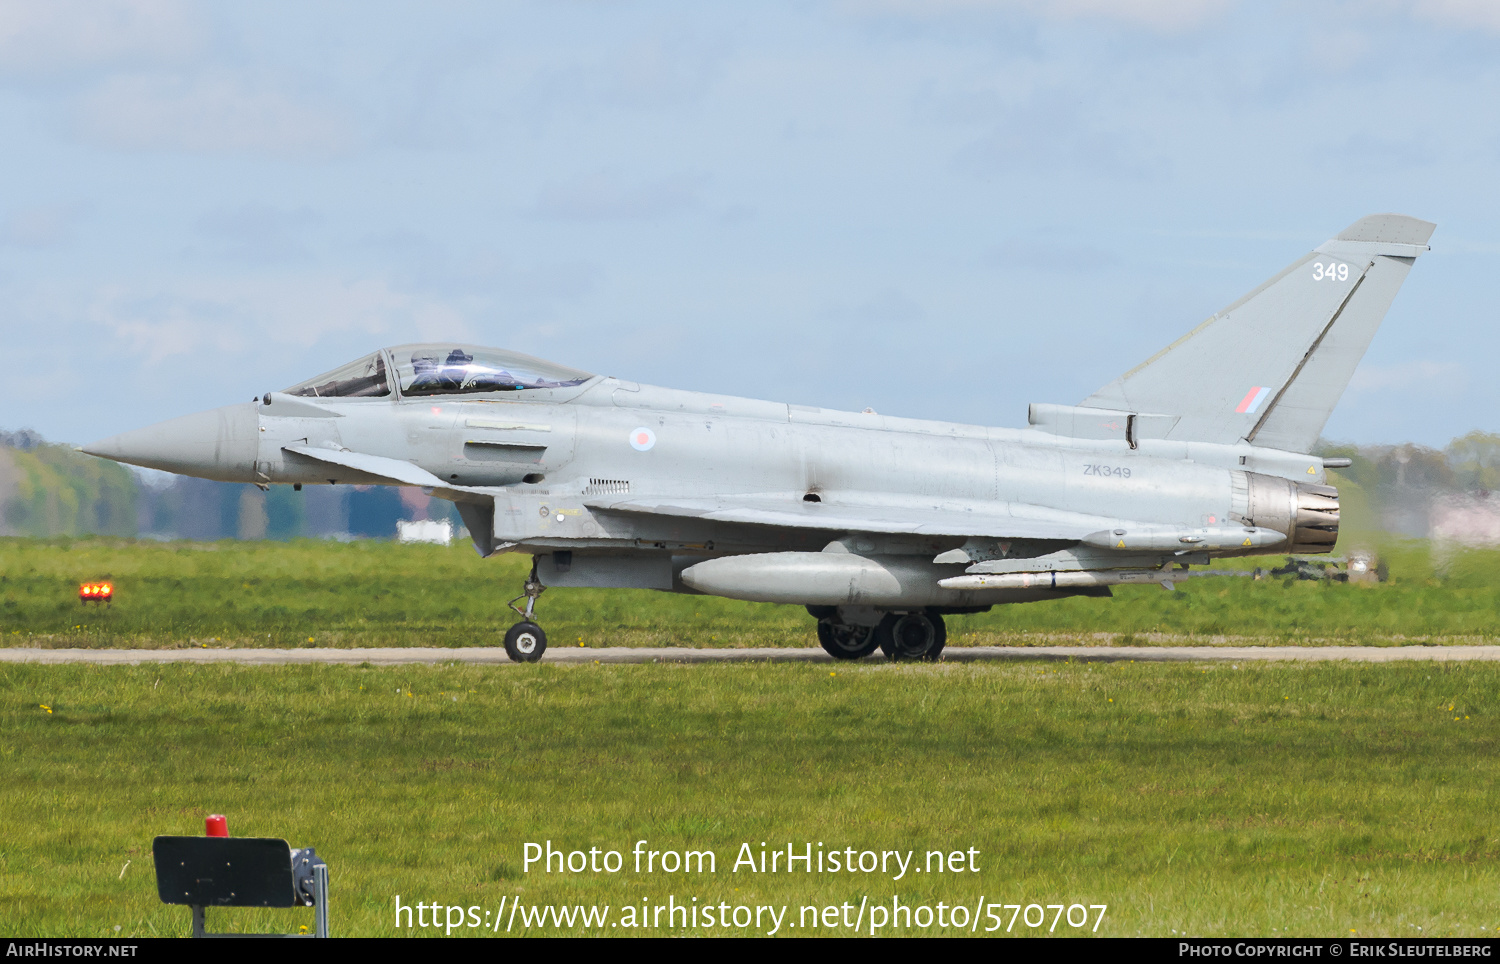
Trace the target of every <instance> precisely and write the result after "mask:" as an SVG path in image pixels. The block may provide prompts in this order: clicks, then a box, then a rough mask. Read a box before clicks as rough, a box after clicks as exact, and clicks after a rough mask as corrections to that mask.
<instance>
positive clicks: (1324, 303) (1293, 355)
mask: <svg viewBox="0 0 1500 964" xmlns="http://www.w3.org/2000/svg"><path fill="white" fill-rule="evenodd" d="M1435 227H1436V225H1434V224H1432V223H1430V222H1427V221H1419V220H1417V219H1416V218H1409V217H1405V216H1403V215H1399V214H1376V215H1371V216H1370V217H1367V218H1361V219H1360V220H1358V221H1356V222H1354V223H1353V224H1351V225H1350V226H1349V227H1348V228H1346V229H1345V230H1344V231H1343V232H1341V233H1340V234H1339V235H1338V237H1336V238H1334V239H1332V240H1331V241H1328V242H1327V243H1325V244H1322V245H1320V246H1319V247H1318V248H1317V249H1315V250H1314V251H1312V252H1310V253H1309V254H1307V255H1306V256H1305V257H1303V258H1300V259H1299V260H1297V261H1296V262H1294V263H1293V264H1291V265H1290V266H1289V267H1287V268H1286V269H1285V270H1284V271H1282V272H1281V273H1280V274H1278V275H1276V276H1275V277H1274V278H1272V279H1271V280H1269V281H1267V282H1266V283H1265V284H1263V285H1261V286H1260V287H1259V288H1256V289H1255V290H1254V291H1252V292H1250V293H1249V294H1248V295H1246V296H1245V297H1243V298H1241V299H1240V300H1239V301H1236V302H1235V303H1234V304H1232V305H1230V306H1229V307H1228V308H1225V309H1224V310H1223V311H1221V312H1219V313H1218V314H1216V315H1214V316H1213V317H1212V318H1210V319H1208V320H1207V321H1205V322H1204V323H1203V324H1201V325H1199V326H1198V327H1197V328H1194V329H1193V330H1192V331H1190V332H1188V333H1187V334H1186V335H1184V336H1183V337H1182V338H1179V339H1178V340H1177V341H1175V342H1173V343H1172V344H1171V345H1169V346H1167V347H1166V348H1164V349H1162V350H1161V351H1160V352H1157V353H1156V354H1155V355H1153V356H1152V357H1151V358H1149V359H1147V360H1146V361H1145V362H1144V363H1142V364H1141V365H1138V366H1137V367H1135V368H1133V369H1131V370H1130V371H1128V372H1126V373H1125V374H1123V375H1121V376H1120V377H1119V378H1117V379H1115V380H1114V381H1113V382H1110V383H1109V384H1108V385H1106V386H1104V387H1103V388H1101V389H1100V390H1099V391H1097V392H1095V393H1094V394H1093V395H1090V396H1089V397H1088V398H1087V399H1085V400H1084V401H1083V403H1082V405H1083V406H1084V407H1087V408H1107V409H1115V410H1119V411H1126V412H1142V413H1146V412H1149V413H1154V414H1162V415H1176V416H1180V418H1179V419H1178V421H1177V423H1176V424H1175V425H1174V426H1173V427H1172V429H1171V430H1170V431H1169V432H1168V433H1167V437H1168V438H1171V439H1175V440H1179V441H1198V442H1226V443H1227V442H1235V441H1238V440H1240V439H1244V440H1246V441H1248V442H1252V443H1254V444H1256V445H1264V446H1267V447H1270V448H1278V449H1285V450H1288V451H1293V452H1307V451H1311V449H1312V447H1313V445H1314V444H1315V443H1316V442H1317V440H1318V435H1319V433H1320V432H1322V430H1323V426H1324V424H1325V423H1327V421H1328V416H1329V415H1330V414H1332V413H1333V407H1334V405H1336V404H1338V400H1339V397H1340V396H1341V395H1343V394H1344V389H1345V388H1347V387H1348V385H1349V379H1350V378H1351V377H1352V376H1353V375H1354V369H1355V366H1357V365H1358V364H1359V360H1360V359H1361V358H1362V357H1364V354H1365V349H1367V348H1368V347H1369V346H1370V340H1371V339H1372V338H1374V336H1375V330H1376V329H1377V328H1379V327H1380V322H1381V321H1382V320H1384V318H1385V313H1386V309H1387V308H1389V307H1390V304H1391V301H1392V300H1393V299H1394V298H1395V297H1396V292H1397V291H1398V290H1399V289H1400V287H1401V283H1402V282H1403V281H1405V280H1406V273H1407V272H1408V271H1409V270H1411V266H1412V262H1413V261H1414V260H1415V259H1416V258H1417V257H1418V256H1419V255H1420V254H1422V252H1424V251H1426V250H1427V240H1428V238H1430V237H1431V236H1432V232H1433V229H1434V228H1435Z"/></svg>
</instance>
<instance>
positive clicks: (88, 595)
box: [78, 582, 115, 603]
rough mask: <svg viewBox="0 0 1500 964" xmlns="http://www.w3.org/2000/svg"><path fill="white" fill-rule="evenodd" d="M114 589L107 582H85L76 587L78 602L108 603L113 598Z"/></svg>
mask: <svg viewBox="0 0 1500 964" xmlns="http://www.w3.org/2000/svg"><path fill="white" fill-rule="evenodd" d="M114 595H115V587H114V586H112V585H110V584H109V583H107V582H86V583H83V584H82V585H80V586H79V587H78V601H79V602H85V603H86V602H106V603H107V602H109V601H110V600H111V599H113V598H114Z"/></svg>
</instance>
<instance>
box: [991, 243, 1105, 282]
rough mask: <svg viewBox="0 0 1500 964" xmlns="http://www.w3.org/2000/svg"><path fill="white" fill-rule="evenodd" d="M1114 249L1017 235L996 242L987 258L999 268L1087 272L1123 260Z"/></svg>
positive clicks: (1099, 269) (1068, 272)
mask: <svg viewBox="0 0 1500 964" xmlns="http://www.w3.org/2000/svg"><path fill="white" fill-rule="evenodd" d="M1119 260H1120V259H1119V258H1118V257H1116V256H1115V253H1114V252H1113V251H1107V250H1105V249H1103V248H1094V247H1089V246H1087V245H1066V244H1048V243H1047V242H1045V241H1037V240H1035V239H1022V238H1016V239H1012V240H1010V241H1004V242H1002V243H1000V244H999V245H996V246H995V248H994V250H993V251H991V252H990V255H989V256H988V257H987V258H986V259H985V261H986V263H988V264H992V265H994V266H996V267H999V268H1031V269H1034V270H1040V271H1057V272H1061V273H1063V274H1087V273H1091V272H1095V271H1101V270H1103V269H1104V268H1109V267H1113V266H1114V265H1115V264H1117V263H1118V262H1119Z"/></svg>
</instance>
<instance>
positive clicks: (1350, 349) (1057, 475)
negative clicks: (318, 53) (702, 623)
mask: <svg viewBox="0 0 1500 964" xmlns="http://www.w3.org/2000/svg"><path fill="white" fill-rule="evenodd" d="M1433 228H1434V225H1432V224H1430V223H1428V222H1426V221H1419V220H1416V219H1415V218H1410V217H1404V216H1400V215H1392V214H1382V215H1374V216H1371V217H1367V218H1363V219H1361V220H1359V221H1357V222H1355V223H1354V224H1353V225H1351V226H1350V227H1349V228H1348V229H1346V230H1345V231H1343V232H1342V233H1340V234H1339V235H1338V236H1337V237H1335V238H1334V239H1332V240H1330V241H1328V242H1327V243H1325V244H1323V245H1320V246H1319V247H1318V248H1316V249H1314V250H1313V251H1312V252H1310V253H1308V254H1307V255H1305V256H1304V257H1302V258H1299V259H1298V260H1297V261H1295V262H1293V263H1292V264H1291V265H1290V266H1289V267H1287V268H1286V269H1285V270H1284V271H1282V272H1281V273H1279V274H1277V275H1276V276H1275V277H1273V278H1271V279H1270V280H1269V281H1267V282H1265V283H1264V284H1262V285H1261V286H1260V287H1258V288H1256V289H1255V290H1254V291H1252V292H1250V293H1249V294H1247V295H1245V296H1244V297H1243V298H1241V299H1239V300H1238V301H1236V302H1234V303H1233V304H1231V305H1230V306H1229V307H1227V308H1225V309H1224V310H1223V311H1220V312H1219V313H1218V314H1215V315H1214V316H1213V317H1211V318H1209V319H1208V320H1206V321H1204V322H1203V323H1202V324H1200V325H1198V326H1197V327H1196V328H1194V329H1193V330H1192V331H1190V332H1188V333H1187V334H1186V335H1184V336H1183V337H1182V338H1180V339H1178V340H1177V341H1175V342H1173V343H1172V344H1171V345H1169V346H1167V347H1166V348H1164V349H1162V350H1161V351H1159V352H1157V353H1156V354H1155V355H1152V356H1151V357H1150V358H1148V359H1147V360H1146V361H1144V362H1142V363H1141V364H1140V365H1137V366H1136V367H1135V368H1132V369H1130V370H1129V371H1128V372H1126V373H1125V374H1123V375H1121V376H1120V377H1119V378H1117V379H1115V380H1114V381H1112V382H1110V383H1109V384H1108V385H1105V386H1104V387H1103V388H1101V389H1099V390H1098V391H1097V392H1095V393H1094V394H1092V395H1090V396H1089V397H1088V398H1085V399H1083V400H1082V401H1081V402H1079V403H1078V404H1077V405H1057V404H1033V405H1031V406H1030V409H1029V412H1028V424H1027V426H1026V427H1025V428H1020V429H1011V428H988V427H984V426H979V425H968V424H959V423H953V422H936V421H923V420H918V419H909V418H897V417H892V416H887V415H879V414H876V413H875V412H873V411H864V412H841V411H829V410H826V409H819V408H811V407H807V406H803V405H789V404H784V403H781V402H768V401H756V400H753V399H747V398H735V397H730V396H723V395H714V394H709V393H703V392H691V391H679V390H675V389H670V388H656V387H652V386H650V385H641V384H637V383H636V382H633V381H628V380H625V379H621V378H615V377H611V376H601V375H593V374H590V373H588V372H584V371H578V370H576V369H572V368H567V367H564V366H563V365H559V364H555V363H552V362H548V361H542V360H541V359H537V358H532V357H528V356H526V355H521V354H517V353H515V352H510V351H504V350H501V349H495V348H483V347H478V346H471V345H458V344H449V343H438V344H423V345H400V346H397V347H394V348H383V349H380V350H379V351H376V352H374V353H373V354H370V355H369V356H367V357H364V358H361V359H359V360H358V361H355V362H351V363H350V364H348V365H345V366H343V367H342V368H337V369H334V370H333V371H331V372H328V373H326V374H323V375H319V376H318V377H316V378H313V379H310V380H308V381H304V382H299V383H298V384H296V385H293V386H291V387H289V388H287V389H285V390H283V391H279V392H266V393H265V394H264V395H262V396H261V397H259V398H258V399H256V400H255V401H253V402H247V403H242V404H238V405H230V406H227V407H224V408H218V409H214V410H212V411H208V412H202V413H199V414H197V415H189V416H186V417H184V418H178V419H173V420H171V421H167V422H162V423H160V424H158V425H154V426H151V427H149V428H145V429H141V430H138V431H133V432H127V433H125V434H123V435H117V436H115V437H113V438H108V439H105V440H103V441H100V442H95V443H94V444H92V445H89V446H87V447H85V448H84V450H83V451H85V452H88V453H90V454H92V455H97V456H102V457H104V458H109V459H114V460H116V461H120V462H128V463H131V464H134V465H140V466H147V467H150V468H154V469H163V470H166V471H169V472H178V473H182V474H185V475H194V476H198V477H200V478H207V479H218V480H221V481H225V482H246V483H253V484H255V485H257V486H260V487H261V488H262V489H264V488H266V487H268V486H271V485H283V484H290V485H293V486H294V487H297V488H300V487H301V486H303V485H367V484H374V485H397V486H417V487H420V488H421V489H422V490H423V491H426V492H429V493H431V494H432V495H435V496H437V497H439V498H442V499H448V500H451V501H453V502H454V503H456V505H457V508H458V512H459V514H460V515H461V517H462V518H463V521H464V523H465V525H466V526H467V527H468V531H469V535H470V537H471V538H472V539H473V541H474V546H475V548H477V549H478V550H479V553H480V555H482V556H492V555H495V554H497V553H503V552H523V553H528V554H530V555H531V557H532V566H531V571H530V576H529V577H528V578H527V579H526V581H525V584H524V586H522V587H521V588H522V592H521V594H520V595H518V596H516V597H515V599H513V600H511V601H510V603H509V605H510V608H511V609H513V610H515V612H516V613H517V614H518V615H519V616H520V617H521V619H520V621H519V622H517V623H516V624H515V625H514V626H512V627H511V628H510V630H509V631H508V632H507V633H506V634H505V648H506V651H507V653H508V654H509V655H510V657H511V658H512V659H514V660H517V661H522V662H530V661H535V660H537V659H539V658H541V656H542V653H543V652H544V651H545V649H546V647H547V636H546V633H545V632H544V631H543V630H542V628H541V626H539V625H538V623H537V614H536V605H537V599H538V597H539V596H540V595H541V593H542V592H543V590H544V589H545V588H547V587H553V586H558V587H566V586H588V587H604V588H645V589H660V590H665V591H669V592H685V593H707V594H710V595H716V596H727V597H729V598H732V599H745V600H753V601H758V602H772V603H784V604H792V605H800V606H805V607H807V610H808V612H809V613H810V614H811V615H812V616H813V617H814V618H815V619H816V620H817V634H818V639H819V641H820V642H821V643H822V645H823V648H824V649H826V650H827V651H828V652H829V653H830V654H831V655H833V656H834V657H836V658H838V659H859V658H861V657H865V656H869V655H872V654H873V653H874V651H875V650H876V649H879V650H881V651H882V652H883V653H884V654H885V655H886V656H887V657H889V658H890V659H894V660H933V659H936V658H938V656H939V654H940V653H941V652H942V650H943V645H944V642H945V638H946V633H945V629H944V623H943V617H944V616H945V615H949V614H954V613H974V612H982V611H985V610H988V609H990V608H991V607H992V606H995V605H998V604H1002V603H1020V602H1033V601H1038V600H1046V599H1057V598H1061V597H1065V596H1076V595H1084V596H1108V595H1109V594H1110V588H1109V587H1110V586H1112V585H1118V584H1123V583H1162V584H1163V585H1165V586H1167V587H1168V588H1170V586H1171V585H1172V583H1173V580H1175V579H1178V578H1181V577H1182V576H1183V575H1184V574H1185V573H1186V572H1187V571H1188V569H1189V567H1191V566H1195V565H1199V566H1201V565H1205V564H1207V563H1208V562H1209V561H1210V560H1212V559H1215V558H1221V557H1226V556H1239V555H1250V554H1254V553H1287V552H1292V553H1310V552H1328V551H1329V550H1331V549H1332V548H1333V546H1334V542H1335V540H1336V539H1337V537H1338V527H1339V499H1338V492H1337V490H1336V489H1334V488H1333V487H1331V486H1329V485H1328V484H1327V480H1326V476H1325V470H1326V469H1328V468H1332V467H1340V466H1342V465H1346V464H1347V461H1348V460H1341V459H1323V458H1319V457H1317V456H1316V455H1312V454H1309V453H1310V452H1311V451H1312V449H1313V448H1314V446H1315V444H1316V443H1317V440H1318V436H1319V433H1320V432H1321V431H1322V428H1323V425H1324V423H1325V422H1326V421H1327V420H1328V416H1329V414H1330V413H1331V412H1332V411H1333V408H1334V405H1335V404H1336V403H1337V402H1338V399H1339V396H1340V395H1341V394H1342V393H1343V391H1344V389H1345V388H1346V387H1347V385H1348V383H1349V379H1350V377H1351V376H1352V374H1353V373H1354V369H1355V366H1356V365H1357V364H1358V363H1359V360H1360V358H1361V357H1362V356H1363V355H1364V353H1365V349H1366V348H1367V347H1368V346H1369V343H1370V339H1371V338H1372V337H1373V336H1374V334H1375V330H1376V328H1377V327H1379V325H1380V322H1381V320H1382V319H1383V318H1384V317H1385V313H1386V309H1387V308H1388V307H1389V305H1390V303H1391V301H1392V299H1393V298H1394V297H1395V295H1396V291H1397V289H1398V288H1400V286H1401V283H1402V281H1403V280H1405V278H1406V274H1407V272H1408V271H1409V270H1410V268H1411V266H1412V263H1413V261H1414V260H1415V259H1416V258H1417V257H1418V256H1419V255H1421V254H1422V253H1423V252H1425V251H1427V250H1428V246H1427V241H1428V239H1429V238H1430V237H1431V234H1432V231H1433ZM523 599H524V600H525V605H524V608H522V607H520V606H517V605H516V604H517V603H518V602H520V601H521V600H523Z"/></svg>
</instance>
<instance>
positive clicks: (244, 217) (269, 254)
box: [196, 204, 318, 265]
mask: <svg viewBox="0 0 1500 964" xmlns="http://www.w3.org/2000/svg"><path fill="white" fill-rule="evenodd" d="M317 221H318V217H317V215H315V214H313V212H312V211H310V210H308V209H307V208H299V209H297V210H295V211H285V210H282V209H280V208H275V207H272V206H271V205H269V204H247V205H245V206H244V207H240V208H235V209H232V210H225V211H214V212H211V213H209V214H205V215H204V216H203V217H201V218H199V219H198V223H197V225H196V228H197V232H198V234H199V235H200V236H201V237H202V238H204V239H205V240H206V241H207V242H208V244H209V246H210V248H211V250H212V251H213V253H215V254H216V255H218V256H220V257H223V258H228V259H230V260H233V261H240V262H245V263H250V264H262V265H263V264H278V263H286V262H290V261H301V260H305V259H306V258H308V257H309V254H310V253H309V251H308V249H307V247H306V245H305V244H303V242H302V235H304V234H305V233H306V232H307V229H308V228H310V227H312V226H313V225H314V224H316V223H317Z"/></svg>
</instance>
